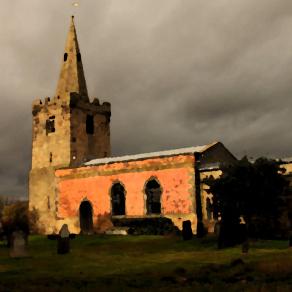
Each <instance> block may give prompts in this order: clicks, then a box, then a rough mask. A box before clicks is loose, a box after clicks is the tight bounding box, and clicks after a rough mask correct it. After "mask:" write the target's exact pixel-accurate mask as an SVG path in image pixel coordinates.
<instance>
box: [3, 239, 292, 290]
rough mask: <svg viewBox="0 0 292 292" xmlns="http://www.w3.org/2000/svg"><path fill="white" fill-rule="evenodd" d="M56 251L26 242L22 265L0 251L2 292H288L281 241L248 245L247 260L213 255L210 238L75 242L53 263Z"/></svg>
mask: <svg viewBox="0 0 292 292" xmlns="http://www.w3.org/2000/svg"><path fill="white" fill-rule="evenodd" d="M56 245H57V242H56V241H51V240H48V239H46V238H45V237H41V236H32V237H30V239H29V253H30V257H29V258H22V259H11V258H10V257H9V250H8V249H7V248H6V247H5V246H4V245H3V244H2V245H0V291H40V290H41V291H77V290H79V291H134V290H137V289H139V290H147V291H149V290H153V291H154V290H155V291H156V290H158V291H178V290H179V291H188V290H189V291H222V290H225V291H291V289H292V250H291V249H289V248H287V247H288V242H287V241H257V242H253V243H252V244H251V248H250V251H249V253H248V254H247V255H242V253H241V247H240V246H237V247H234V248H228V249H224V250H218V249H217V248H216V241H215V239H214V238H212V237H207V238H204V239H200V240H199V239H193V240H191V241H183V240H181V238H176V237H162V236H126V237H123V236H80V237H77V238H76V239H74V240H72V241H71V252H70V254H67V255H58V254H57V253H56ZM236 259H242V261H239V260H237V261H235V260H236ZM259 289H261V290H259ZM279 289H280V290H279Z"/></svg>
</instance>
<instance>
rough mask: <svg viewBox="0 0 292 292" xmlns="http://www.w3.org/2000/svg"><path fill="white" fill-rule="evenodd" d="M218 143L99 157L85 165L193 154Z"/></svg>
mask: <svg viewBox="0 0 292 292" xmlns="http://www.w3.org/2000/svg"><path fill="white" fill-rule="evenodd" d="M218 143H219V142H213V143H211V144H207V145H202V146H195V147H187V148H179V149H172V150H164V151H158V152H149V153H141V154H133V155H124V156H117V157H105V158H98V159H93V160H90V161H88V162H85V163H84V164H83V165H85V166H90V165H98V164H106V163H113V162H122V161H131V160H132V161H133V160H142V159H147V158H155V157H165V156H173V155H180V154H192V153H195V152H199V153H203V152H204V151H206V150H207V149H209V148H210V147H212V146H214V145H216V144H218Z"/></svg>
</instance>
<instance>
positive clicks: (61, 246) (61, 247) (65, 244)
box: [57, 224, 70, 254]
mask: <svg viewBox="0 0 292 292" xmlns="http://www.w3.org/2000/svg"><path fill="white" fill-rule="evenodd" d="M69 251H70V232H69V229H68V225H67V224H63V226H62V228H61V229H60V232H59V238H58V250H57V252H58V254H66V253H69Z"/></svg>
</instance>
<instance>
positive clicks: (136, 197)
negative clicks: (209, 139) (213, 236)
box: [56, 154, 197, 232]
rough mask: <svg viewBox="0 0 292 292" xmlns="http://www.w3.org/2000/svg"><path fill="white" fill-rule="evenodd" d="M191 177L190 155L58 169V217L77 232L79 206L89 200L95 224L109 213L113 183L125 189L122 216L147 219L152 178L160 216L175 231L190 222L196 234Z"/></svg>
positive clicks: (192, 181) (191, 157) (192, 176)
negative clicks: (158, 190) (157, 186)
mask: <svg viewBox="0 0 292 292" xmlns="http://www.w3.org/2000/svg"><path fill="white" fill-rule="evenodd" d="M194 175H195V173H194V156H193V155H192V154H189V155H177V156H171V157H157V158H148V159H144V160H136V161H127V162H116V163H109V164H102V165H96V166H87V167H81V168H75V169H60V170H57V171H56V177H57V180H58V181H57V194H58V202H57V206H58V217H59V218H63V219H62V220H61V222H62V223H64V222H66V223H67V224H69V228H70V230H72V231H73V232H79V230H80V229H79V206H80V204H81V202H82V201H83V200H89V201H90V202H91V204H92V206H93V215H94V223H96V219H97V218H98V217H99V216H103V215H105V216H106V215H109V214H110V213H111V195H110V194H111V187H112V185H113V184H114V183H116V182H120V183H121V184H122V185H123V186H124V188H125V196H126V216H128V217H141V216H148V215H146V194H145V185H146V183H147V181H148V180H149V179H151V178H155V179H156V180H157V181H158V182H159V183H160V186H161V188H162V196H161V213H162V214H161V215H163V216H166V217H169V218H171V219H172V220H173V222H174V224H176V225H177V226H178V227H179V228H181V227H182V221H183V220H191V222H192V228H193V231H194V232H196V223H197V222H196V215H195V213H194V188H195V187H194ZM150 216H151V215H150ZM61 222H59V223H58V224H59V225H61V224H62V223H61Z"/></svg>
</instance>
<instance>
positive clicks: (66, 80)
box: [56, 16, 88, 96]
mask: <svg viewBox="0 0 292 292" xmlns="http://www.w3.org/2000/svg"><path fill="white" fill-rule="evenodd" d="M70 92H77V93H79V94H80V95H82V96H88V93H87V87H86V81H85V76H84V71H83V65H82V61H81V54H80V50H79V44H78V40H77V34H76V29H75V24H74V16H72V18H71V23H70V28H69V32H68V35H67V41H66V45H65V52H64V59H63V61H62V66H61V72H60V77H59V81H58V85H57V90H56V96H62V94H64V93H70Z"/></svg>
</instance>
